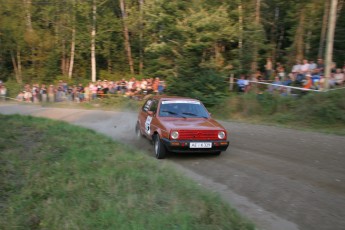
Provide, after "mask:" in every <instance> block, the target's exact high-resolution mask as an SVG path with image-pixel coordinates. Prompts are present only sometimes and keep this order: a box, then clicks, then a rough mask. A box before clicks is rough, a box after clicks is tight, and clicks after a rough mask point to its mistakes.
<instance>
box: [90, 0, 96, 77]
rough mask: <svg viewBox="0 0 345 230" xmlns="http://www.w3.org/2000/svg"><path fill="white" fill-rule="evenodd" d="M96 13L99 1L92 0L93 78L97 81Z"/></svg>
mask: <svg viewBox="0 0 345 230" xmlns="http://www.w3.org/2000/svg"><path fill="white" fill-rule="evenodd" d="M96 15H97V3H96V0H93V1H92V28H91V80H92V81H93V82H95V81H96Z"/></svg>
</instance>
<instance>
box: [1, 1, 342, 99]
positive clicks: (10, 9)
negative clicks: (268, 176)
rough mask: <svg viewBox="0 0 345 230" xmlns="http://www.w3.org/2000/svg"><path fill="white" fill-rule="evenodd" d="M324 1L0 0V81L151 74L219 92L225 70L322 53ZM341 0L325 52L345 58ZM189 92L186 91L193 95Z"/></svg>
mask: <svg viewBox="0 0 345 230" xmlns="http://www.w3.org/2000/svg"><path fill="white" fill-rule="evenodd" d="M331 1H332V0H304V1H301V0H289V1H286V0H175V1H174V0H0V80H2V81H3V82H6V81H12V82H16V83H18V84H25V83H35V82H37V83H53V82H56V81H57V80H58V79H66V80H68V81H73V82H88V81H96V80H98V79H114V80H116V79H120V78H123V77H124V78H129V77H132V76H135V77H137V78H143V77H160V78H162V79H165V80H166V81H167V83H168V85H169V84H170V86H171V87H170V88H174V89H176V90H177V91H176V92H175V93H179V91H178V90H180V91H181V92H185V91H188V90H190V89H191V88H193V89H195V90H196V91H198V88H200V89H202V90H204V91H205V90H206V92H210V91H212V92H219V93H221V92H223V91H224V85H225V84H224V81H226V79H227V78H228V76H229V75H230V74H235V75H236V74H242V73H243V74H251V73H254V72H256V71H258V70H260V71H262V70H263V67H264V65H265V60H266V58H268V57H269V58H271V59H272V61H273V63H274V64H275V63H277V62H279V63H283V65H284V66H286V69H287V70H290V69H291V66H292V65H293V64H294V63H295V62H296V60H302V59H303V58H306V59H308V60H316V59H317V58H324V56H325V44H326V34H327V28H328V27H327V25H328V20H329V14H330V5H331ZM343 4H344V0H338V1H337V15H336V28H335V37H334V49H333V60H334V61H335V62H336V63H337V65H339V66H343V64H344V61H345V52H344V51H345V42H344V41H345V14H344V13H345V12H344V7H343ZM197 94H198V92H196V94H195V95H194V96H197Z"/></svg>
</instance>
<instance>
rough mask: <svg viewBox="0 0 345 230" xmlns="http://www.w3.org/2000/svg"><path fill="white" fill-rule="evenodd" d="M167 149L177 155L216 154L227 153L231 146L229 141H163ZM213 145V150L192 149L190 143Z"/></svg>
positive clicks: (164, 139)
mask: <svg viewBox="0 0 345 230" xmlns="http://www.w3.org/2000/svg"><path fill="white" fill-rule="evenodd" d="M162 142H163V144H164V146H165V148H166V149H167V150H168V151H169V152H175V153H188V152H205V153H206V152H210V153H216V152H219V151H226V149H227V148H228V146H229V141H227V140H205V141H204V140H203V141H200V140H182V141H178V140H169V139H166V138H163V139H162ZM205 142H208V143H211V144H212V146H211V148H190V143H205Z"/></svg>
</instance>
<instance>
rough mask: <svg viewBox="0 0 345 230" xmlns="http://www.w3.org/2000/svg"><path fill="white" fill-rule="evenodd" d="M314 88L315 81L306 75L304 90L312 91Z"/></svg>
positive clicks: (309, 75)
mask: <svg viewBox="0 0 345 230" xmlns="http://www.w3.org/2000/svg"><path fill="white" fill-rule="evenodd" d="M312 86H313V81H312V79H311V74H309V73H308V74H306V75H305V80H304V81H303V89H310V88H311V87H312Z"/></svg>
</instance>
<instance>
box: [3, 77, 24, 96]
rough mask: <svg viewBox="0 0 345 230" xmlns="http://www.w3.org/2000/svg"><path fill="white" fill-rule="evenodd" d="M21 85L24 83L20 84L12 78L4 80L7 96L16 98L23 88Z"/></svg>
mask: <svg viewBox="0 0 345 230" xmlns="http://www.w3.org/2000/svg"><path fill="white" fill-rule="evenodd" d="M23 86H24V85H20V84H18V83H17V82H16V81H14V80H8V81H7V82H6V89H7V96H8V97H10V98H16V97H17V95H18V93H19V92H20V91H22V90H23Z"/></svg>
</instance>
